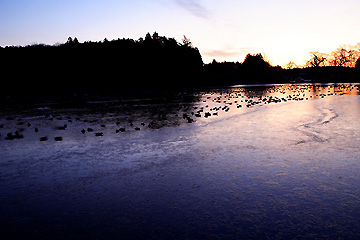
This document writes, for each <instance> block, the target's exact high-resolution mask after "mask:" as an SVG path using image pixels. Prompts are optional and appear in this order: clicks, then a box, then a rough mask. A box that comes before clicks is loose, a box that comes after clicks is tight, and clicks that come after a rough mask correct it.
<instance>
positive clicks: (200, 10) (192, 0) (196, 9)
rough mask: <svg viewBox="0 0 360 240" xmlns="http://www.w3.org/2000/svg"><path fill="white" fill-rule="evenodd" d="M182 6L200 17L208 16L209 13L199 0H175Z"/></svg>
mask: <svg viewBox="0 0 360 240" xmlns="http://www.w3.org/2000/svg"><path fill="white" fill-rule="evenodd" d="M175 2H176V3H177V4H179V5H180V6H181V7H182V8H184V9H186V10H187V11H189V12H190V13H192V14H194V15H195V16H197V17H201V18H210V13H209V11H208V10H207V9H206V7H205V6H203V5H202V4H201V1H199V0H175Z"/></svg>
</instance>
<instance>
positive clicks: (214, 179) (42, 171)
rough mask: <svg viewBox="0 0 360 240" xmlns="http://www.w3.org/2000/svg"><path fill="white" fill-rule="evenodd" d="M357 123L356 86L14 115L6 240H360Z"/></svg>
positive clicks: (236, 91) (0, 184)
mask: <svg viewBox="0 0 360 240" xmlns="http://www.w3.org/2000/svg"><path fill="white" fill-rule="evenodd" d="M205 116H206V117H205ZM359 119H360V96H359V87H358V86H357V85H347V84H343V85H321V86H320V85H319V86H317V85H275V86H253V87H243V86H238V87H234V88H230V89H218V90H212V91H206V92H201V93H198V94H185V93H182V94H179V95H176V96H174V97H172V98H167V99H141V100H139V99H134V100H132V101H129V100H127V101H124V100H121V101H120V100H117V99H107V100H106V101H105V100H102V101H90V102H87V103H85V104H83V105H81V106H77V107H76V108H71V107H69V106H67V107H66V106H64V105H59V104H57V103H54V102H52V103H49V102H48V103H46V104H43V105H36V106H33V108H26V109H23V108H22V110H21V112H19V111H16V109H10V108H9V109H7V110H6V112H4V111H3V112H2V113H1V117H0V133H1V140H0V232H1V239H31V238H32V239H359V238H360V221H359V216H360V147H359V143H360V124H359ZM65 125H66V126H65ZM36 129H37V130H36ZM82 130H84V131H82ZM92 130H93V131H92ZM16 131H17V133H16ZM10 133H11V134H10ZM55 138H56V139H55ZM3 236H6V238H3Z"/></svg>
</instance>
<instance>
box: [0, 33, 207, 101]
mask: <svg viewBox="0 0 360 240" xmlns="http://www.w3.org/2000/svg"><path fill="white" fill-rule="evenodd" d="M0 55H1V59H2V60H1V69H2V71H1V72H2V82H3V84H6V85H7V86H8V87H7V88H5V89H2V95H54V94H60V95H64V94H65V95H66V94H74V93H76V94H84V93H87V94H98V93H119V92H128V91H129V90H133V89H142V90H144V89H164V88H180V87H188V86H191V85H194V84H195V85H196V84H197V82H194V80H193V79H197V78H199V77H200V72H201V69H202V67H203V61H202V58H201V55H200V52H199V50H198V49H197V48H195V47H193V46H192V44H191V42H190V40H189V39H187V38H186V37H184V40H183V42H182V43H179V42H177V41H176V40H175V39H174V38H167V37H164V36H159V35H158V34H157V33H156V32H155V33H154V34H153V35H150V34H149V33H148V34H146V36H145V38H144V39H143V38H140V39H139V40H133V39H116V40H111V41H109V40H107V39H106V38H105V39H104V40H103V41H100V42H92V41H85V42H83V43H80V42H79V41H78V39H77V38H74V39H73V38H71V37H69V38H68V40H67V42H66V43H64V44H59V45H53V46H49V45H44V44H36V45H29V46H25V47H21V46H17V47H5V48H0Z"/></svg>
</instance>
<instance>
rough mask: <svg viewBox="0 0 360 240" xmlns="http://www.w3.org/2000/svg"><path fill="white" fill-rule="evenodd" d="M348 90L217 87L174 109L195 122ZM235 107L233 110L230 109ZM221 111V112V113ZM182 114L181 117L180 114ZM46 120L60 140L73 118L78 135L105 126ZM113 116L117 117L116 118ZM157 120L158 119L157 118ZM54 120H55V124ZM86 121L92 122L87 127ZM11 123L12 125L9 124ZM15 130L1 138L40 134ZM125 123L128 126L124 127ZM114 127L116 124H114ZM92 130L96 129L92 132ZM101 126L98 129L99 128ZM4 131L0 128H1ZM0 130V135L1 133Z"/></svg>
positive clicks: (26, 124)
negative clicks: (259, 106)
mask: <svg viewBox="0 0 360 240" xmlns="http://www.w3.org/2000/svg"><path fill="white" fill-rule="evenodd" d="M351 91H357V93H359V87H357V86H354V85H349V86H348V85H346V86H345V85H338V86H337V87H334V86H327V87H318V86H306V85H305V86H296V85H292V86H288V87H284V86H282V87H279V86H276V87H272V88H268V89H264V90H261V91H259V89H255V90H249V89H246V88H233V89H228V90H219V91H208V92H202V93H199V95H200V97H201V100H200V102H199V103H198V104H194V105H190V106H189V104H188V103H187V104H184V105H182V106H181V107H180V109H177V113H176V116H177V117H178V118H179V119H183V120H182V121H184V122H185V123H194V122H196V121H197V119H201V118H205V119H207V118H210V117H212V116H219V115H222V114H223V113H226V112H229V111H230V110H232V111H234V110H236V109H241V108H251V107H253V106H255V105H266V104H272V103H281V102H288V101H306V100H311V99H314V98H324V97H327V96H334V95H343V94H346V93H349V92H351ZM233 109H234V110H233ZM222 112H223V113H222ZM180 116H182V117H180ZM44 118H45V119H47V120H49V121H53V122H54V123H53V125H57V126H56V127H54V128H53V129H54V130H56V131H58V132H57V133H59V134H56V136H55V137H54V138H53V139H54V140H55V141H62V140H63V137H62V136H60V135H61V134H60V132H61V131H66V130H67V129H68V128H69V126H70V125H71V124H72V123H73V121H76V122H79V121H82V122H84V123H87V125H88V126H87V127H85V128H79V127H78V125H76V126H77V128H79V129H78V132H79V134H82V135H88V134H92V135H93V136H95V137H102V136H104V134H105V133H104V132H105V131H104V129H106V128H107V126H106V124H104V123H101V124H99V125H97V126H95V125H94V123H96V122H98V121H97V120H92V121H90V120H86V119H81V118H79V117H76V118H74V117H73V118H72V117H70V116H67V117H64V116H61V115H55V114H54V115H50V114H45V116H44ZM5 119H6V120H7V121H6V122H11V123H12V125H13V124H14V121H15V120H16V119H15V118H14V117H7V118H5ZM115 119H116V118H115ZM159 121H160V120H159ZM55 122H56V123H55ZM64 122H66V123H64ZM89 124H93V125H91V126H89ZM5 125H7V124H6V123H5V124H0V130H3V129H5V128H7V129H9V126H5ZM9 125H11V124H9ZM16 125H17V127H16V128H17V129H16V130H15V131H14V132H8V133H6V135H5V137H4V139H5V140H16V139H23V138H24V132H25V131H27V132H28V131H32V132H33V133H35V134H39V135H40V134H41V131H40V130H39V128H40V127H39V124H34V123H32V122H31V121H25V120H24V119H21V118H18V119H17V123H16ZM126 125H127V127H125V126H126ZM114 126H116V127H114ZM110 127H111V128H113V129H112V131H113V132H114V133H124V132H127V131H140V130H143V129H146V128H148V129H151V128H156V127H154V126H153V122H151V121H150V120H149V123H147V124H146V123H145V122H140V121H139V122H136V124H135V122H133V121H128V122H127V123H126V122H124V121H123V120H120V119H119V118H117V120H116V123H111V124H110ZM95 129H97V130H96V131H95ZM99 129H100V130H99ZM1 132H3V131H1ZM1 132H0V137H2V136H1ZM38 139H39V140H40V141H48V140H49V137H48V136H39V137H38Z"/></svg>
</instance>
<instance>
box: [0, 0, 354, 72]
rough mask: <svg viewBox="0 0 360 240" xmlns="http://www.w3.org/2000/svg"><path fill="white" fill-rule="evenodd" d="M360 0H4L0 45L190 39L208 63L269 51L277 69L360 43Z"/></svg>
mask: <svg viewBox="0 0 360 240" xmlns="http://www.w3.org/2000/svg"><path fill="white" fill-rule="evenodd" d="M359 10H360V1H359V0H341V1H339V0H336V1H335V0H301V1H292V0H251V1H249V0H221V1H219V0H131V1H130V0H129V1H124V0H0V46H3V47H4V46H8V45H29V44H34V43H45V44H51V45H52V44H57V43H64V42H66V40H67V38H68V37H69V36H71V37H73V38H74V37H77V38H78V40H79V41H80V42H84V41H100V40H103V39H104V38H107V39H109V40H112V39H117V38H132V39H139V38H140V37H145V35H146V33H147V32H150V33H151V34H152V33H153V32H155V31H156V32H157V33H158V34H159V35H161V36H166V37H168V38H170V37H173V38H175V39H176V40H177V41H179V42H181V40H182V39H183V35H186V37H187V38H190V40H191V41H192V43H193V45H194V46H195V47H197V48H198V49H199V51H200V53H201V55H202V57H203V61H204V62H205V63H208V62H211V61H212V60H213V59H216V60H217V61H218V62H221V61H235V62H236V61H239V62H242V61H243V60H244V57H245V56H246V55H247V54H248V53H252V54H255V53H262V54H263V55H264V56H265V59H266V60H268V61H270V63H271V64H272V65H281V66H285V65H286V64H287V63H288V62H290V61H293V62H295V63H296V64H299V65H301V64H303V63H304V62H305V61H306V60H308V59H309V58H310V55H309V52H314V51H319V52H328V53H330V52H331V51H333V50H335V49H336V48H338V47H339V46H340V45H342V44H347V45H355V44H357V43H359V42H360V31H359V23H360V14H359Z"/></svg>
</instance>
